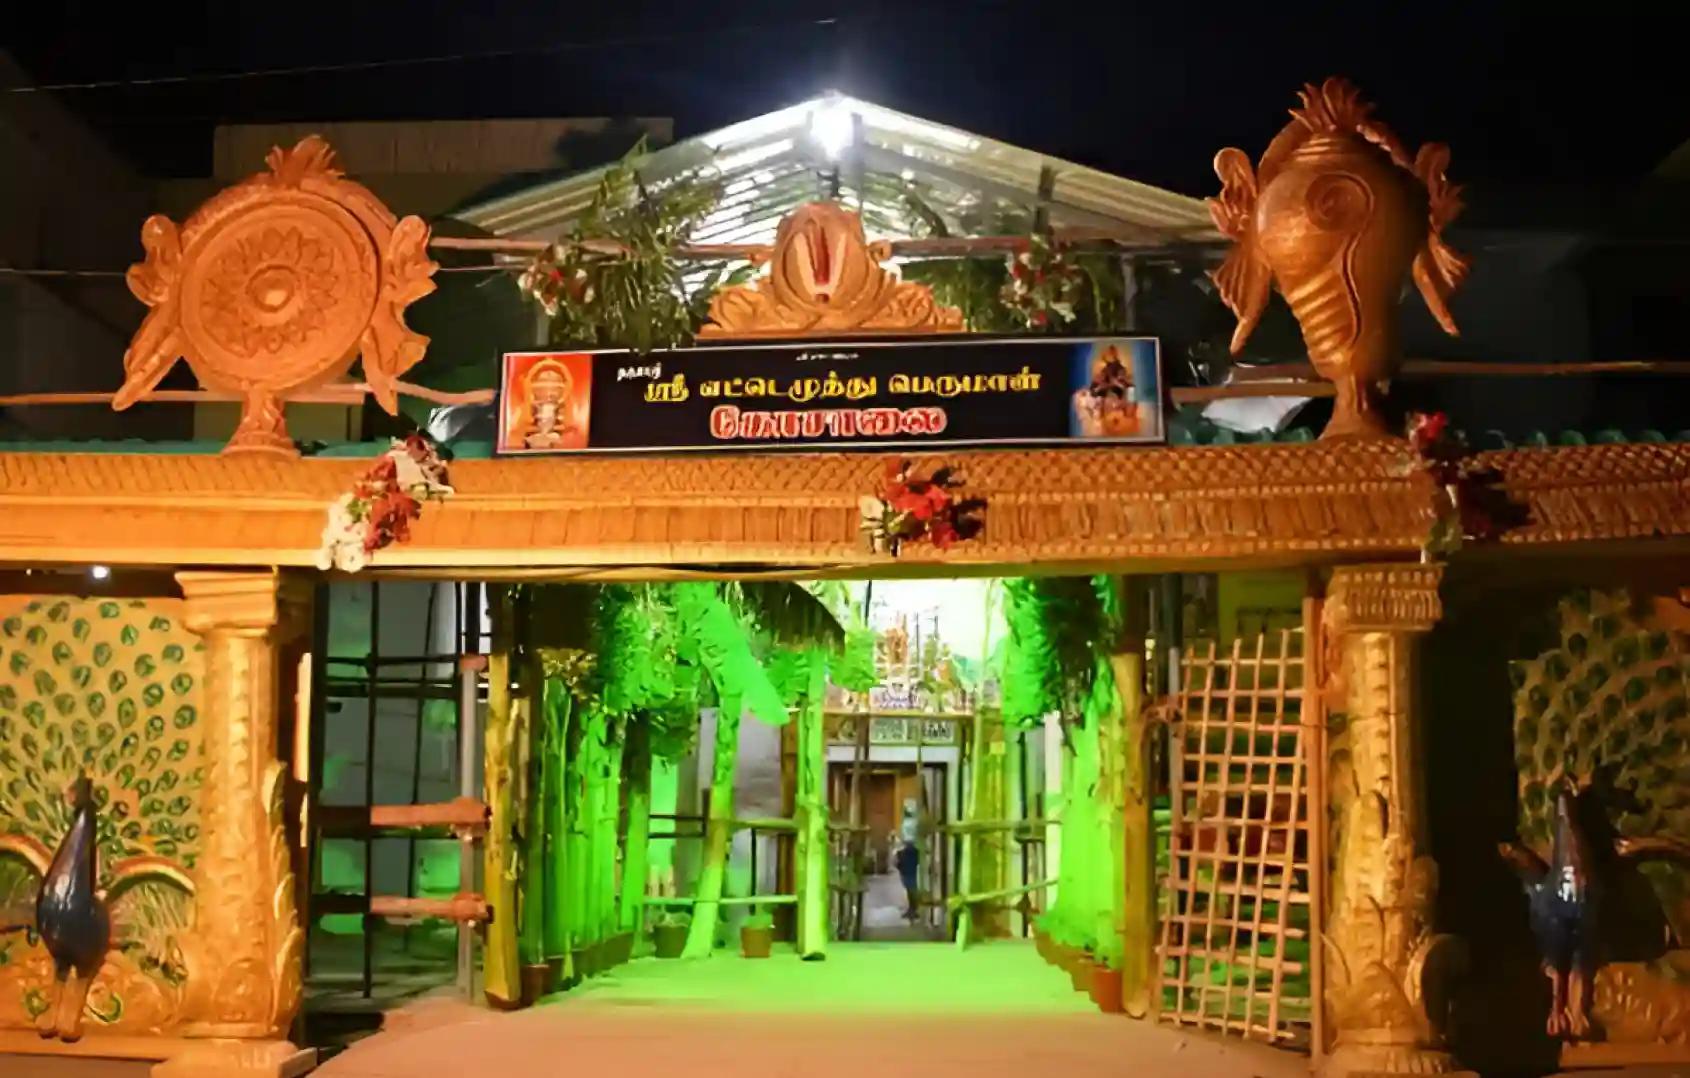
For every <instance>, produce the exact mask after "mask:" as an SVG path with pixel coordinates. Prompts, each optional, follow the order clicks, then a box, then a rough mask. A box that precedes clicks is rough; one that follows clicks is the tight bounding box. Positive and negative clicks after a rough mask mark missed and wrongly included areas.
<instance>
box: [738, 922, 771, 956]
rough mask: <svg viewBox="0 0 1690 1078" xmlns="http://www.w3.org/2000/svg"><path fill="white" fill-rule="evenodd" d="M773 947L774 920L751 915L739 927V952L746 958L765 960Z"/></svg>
mask: <svg viewBox="0 0 1690 1078" xmlns="http://www.w3.org/2000/svg"><path fill="white" fill-rule="evenodd" d="M774 946H775V919H774V918H773V917H772V916H770V915H769V914H767V913H753V914H752V915H751V916H750V917H747V918H746V919H745V923H744V924H742V925H740V926H739V951H740V953H741V954H743V955H744V956H745V957H747V958H767V957H769V953H770V952H771V951H773V950H774Z"/></svg>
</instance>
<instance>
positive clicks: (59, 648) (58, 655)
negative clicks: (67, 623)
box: [53, 640, 71, 666]
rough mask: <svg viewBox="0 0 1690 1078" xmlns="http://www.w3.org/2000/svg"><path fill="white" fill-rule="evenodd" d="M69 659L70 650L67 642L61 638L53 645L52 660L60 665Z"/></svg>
mask: <svg viewBox="0 0 1690 1078" xmlns="http://www.w3.org/2000/svg"><path fill="white" fill-rule="evenodd" d="M70 659H71V650H70V645H69V644H67V643H65V642H64V641H63V640H61V641H59V642H58V643H57V644H54V645H53V661H54V662H55V663H58V664H59V665H60V666H63V665H65V664H66V663H68V662H70Z"/></svg>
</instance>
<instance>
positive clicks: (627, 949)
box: [604, 932, 634, 969]
mask: <svg viewBox="0 0 1690 1078" xmlns="http://www.w3.org/2000/svg"><path fill="white" fill-rule="evenodd" d="M632 957H634V934H633V933H632V932H618V933H617V934H616V935H614V936H612V937H610V938H609V939H607V940H605V941H604V967H605V968H606V969H611V968H613V967H615V966H620V965H622V964H623V963H624V962H626V961H628V960H629V959H630V958H632Z"/></svg>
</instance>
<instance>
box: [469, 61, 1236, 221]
mask: <svg viewBox="0 0 1690 1078" xmlns="http://www.w3.org/2000/svg"><path fill="white" fill-rule="evenodd" d="M830 135H831V136H832V137H831V139H830V138H829V136H830ZM830 142H831V143H833V144H832V145H829V143H830ZM839 143H843V145H840V144H839ZM830 150H832V151H833V152H832V153H831V154H830V152H829V151H830ZM700 168H708V169H711V170H713V171H714V172H716V173H718V174H719V175H720V176H721V179H722V181H723V183H724V185H725V190H726V197H725V198H724V199H723V202H722V205H721V206H719V207H718V208H717V210H716V211H715V213H714V214H713V215H712V216H711V217H710V218H709V220H707V221H706V222H705V224H704V226H703V227H702V228H701V229H699V231H698V233H697V234H696V235H695V236H694V239H695V240H696V241H697V242H699V243H770V242H772V241H773V239H774V234H775V227H776V226H777V225H778V224H779V222H780V219H781V218H782V217H784V216H785V215H786V214H787V213H789V212H790V211H791V210H792V209H793V208H795V207H796V206H798V205H800V204H802V203H804V202H808V201H812V200H815V199H818V198H826V197H828V196H829V193H830V188H831V186H832V178H833V176H834V175H835V173H836V174H837V181H838V184H839V188H840V196H841V199H842V200H843V201H844V202H845V203H846V204H847V205H852V206H860V207H861V209H862V212H863V219H864V223H865V227H866V228H867V230H868V232H869V234H870V238H873V239H882V238H884V239H897V238H904V237H908V236H912V235H920V234H923V233H925V231H926V230H925V229H924V228H923V226H922V224H921V222H920V221H919V220H918V219H917V218H916V217H915V216H914V214H913V213H912V212H911V211H910V209H909V208H908V206H907V205H906V203H905V199H904V195H905V192H906V191H910V190H913V191H914V192H916V193H917V194H918V195H919V196H920V198H921V199H922V200H923V201H924V202H926V203H927V204H928V205H930V206H931V207H932V208H934V209H936V210H938V211H939V213H940V214H942V215H943V216H944V217H945V219H946V220H947V222H948V223H950V224H951V226H952V227H953V228H954V229H955V230H956V234H959V235H971V234H972V235H991V234H996V232H997V231H998V229H997V227H996V224H995V220H996V218H997V217H998V216H999V214H1000V213H1002V212H1012V213H1015V214H1017V215H1019V216H1026V215H1028V214H1030V213H1031V212H1032V211H1033V210H1034V209H1036V208H1039V207H1041V206H1042V207H1044V208H1045V209H1047V210H1048V211H1049V218H1050V223H1051V225H1052V226H1053V227H1056V228H1077V229H1088V230H1092V229H1095V230H1096V233H1097V235H1098V236H1099V237H1100V238H1101V237H1108V238H1113V239H1117V240H1121V241H1123V242H1126V243H1132V244H1144V245H1155V246H1160V245H1164V244H1170V243H1180V242H1187V241H1199V242H1207V241H1213V240H1216V239H1218V238H1219V237H1218V235H1217V234H1216V232H1215V231H1214V226H1213V224H1212V222H1211V221H1210V218H1209V213H1208V210H1207V209H1206V208H1205V206H1204V204H1203V202H1202V200H1200V199H1196V198H1190V197H1188V196H1185V195H1178V194H1174V193H1172V192H1170V191H1163V190H1160V189H1158V188H1155V187H1150V186H1148V185H1146V184H1141V183H1135V182H1134V181H1132V180H1127V179H1122V178H1121V177H1119V176H1111V175H1109V174H1107V173H1104V172H1099V171H1098V170H1096V169H1091V168H1086V167H1085V166H1083V165H1076V164H1074V163H1072V162H1070V161H1063V160H1060V159H1058V158H1054V157H1049V156H1046V155H1045V154H1041V153H1038V152H1036V151H1033V150H1026V149H1021V148H1020V147H1016V146H1010V145H1007V144H1005V143H1002V142H997V141H995V140H993V139H989V138H985V137H983V136H981V135H975V134H971V133H969V132H967V131H961V130H958V129H957V128H954V127H947V126H945V125H943V124H937V123H933V122H931V121H928V120H922V119H919V118H917V117H914V116H908V115H905V114H904V113H901V112H896V111H893V110H892V109H887V108H882V107H881V106H879V105H875V104H871V103H870V102H867V101H862V100H859V99H856V98H851V97H845V96H843V95H839V94H827V95H823V96H821V97H817V98H813V99H811V100H809V101H806V102H803V103H802V104H798V105H794V106H792V107H790V108H785V109H781V110H779V111H777V112H771V113H768V114H767V115H764V116H758V117H755V118H753V119H750V120H744V121H742V122H740V123H737V124H733V125H731V126H729V127H724V128H722V129H721V130H719V131H712V132H710V133H708V134H704V135H699V136H697V137H695V138H691V139H687V140H685V141H683V142H679V143H677V144H675V145H673V146H670V147H667V148H665V149H662V150H658V151H656V152H655V153H653V154H652V155H651V157H650V159H649V161H648V162H647V165H646V166H645V168H644V169H643V170H642V173H643V175H644V177H645V179H646V181H647V183H648V184H653V185H656V184H660V183H662V181H663V180H665V179H667V178H670V177H673V176H676V175H679V174H681V173H683V172H687V171H689V170H693V169H700ZM1046 169H1048V170H1050V180H1051V182H1050V184H1049V186H1048V195H1047V196H1045V197H1043V198H1041V197H1040V184H1041V180H1042V179H1043V178H1044V176H1045V170H1046ZM604 171H605V170H604V168H597V169H593V170H591V171H588V172H582V173H578V174H576V175H574V176H569V177H566V178H564V179H561V180H555V181H552V182H549V183H543V184H539V185H537V186H535V187H532V188H530V189H528V190H526V191H522V192H519V193H517V194H514V195H509V196H506V197H503V198H499V199H496V200H494V201H491V202H486V203H482V204H480V205H477V206H472V207H470V208H468V209H465V210H462V211H460V212H458V213H456V214H454V215H453V216H455V217H457V218H458V219H460V220H462V221H465V222H467V223H469V224H471V225H474V226H476V227H479V228H482V229H485V230H487V231H488V232H491V233H493V234H494V235H498V236H507V237H511V238H516V239H539V240H549V239H553V238H555V237H556V236H557V235H558V234H559V233H561V232H562V231H563V230H564V229H565V228H566V227H567V225H568V224H569V222H570V221H571V220H573V219H574V218H575V217H576V215H578V214H579V213H581V211H582V210H584V209H585V208H586V206H587V204H588V203H589V202H590V201H591V200H592V197H593V192H594V190H595V188H596V187H597V185H598V182H599V178H600V177H601V176H602V175H603V174H604Z"/></svg>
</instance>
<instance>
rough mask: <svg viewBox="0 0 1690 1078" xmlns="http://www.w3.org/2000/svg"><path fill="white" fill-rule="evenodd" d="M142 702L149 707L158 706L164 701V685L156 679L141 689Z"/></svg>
mask: <svg viewBox="0 0 1690 1078" xmlns="http://www.w3.org/2000/svg"><path fill="white" fill-rule="evenodd" d="M141 703H143V704H145V705H147V706H148V707H157V706H158V705H160V704H162V703H164V686H163V685H160V684H158V683H157V682H156V681H155V682H154V683H152V684H151V685H148V686H147V687H146V688H144V689H142V690H141Z"/></svg>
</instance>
